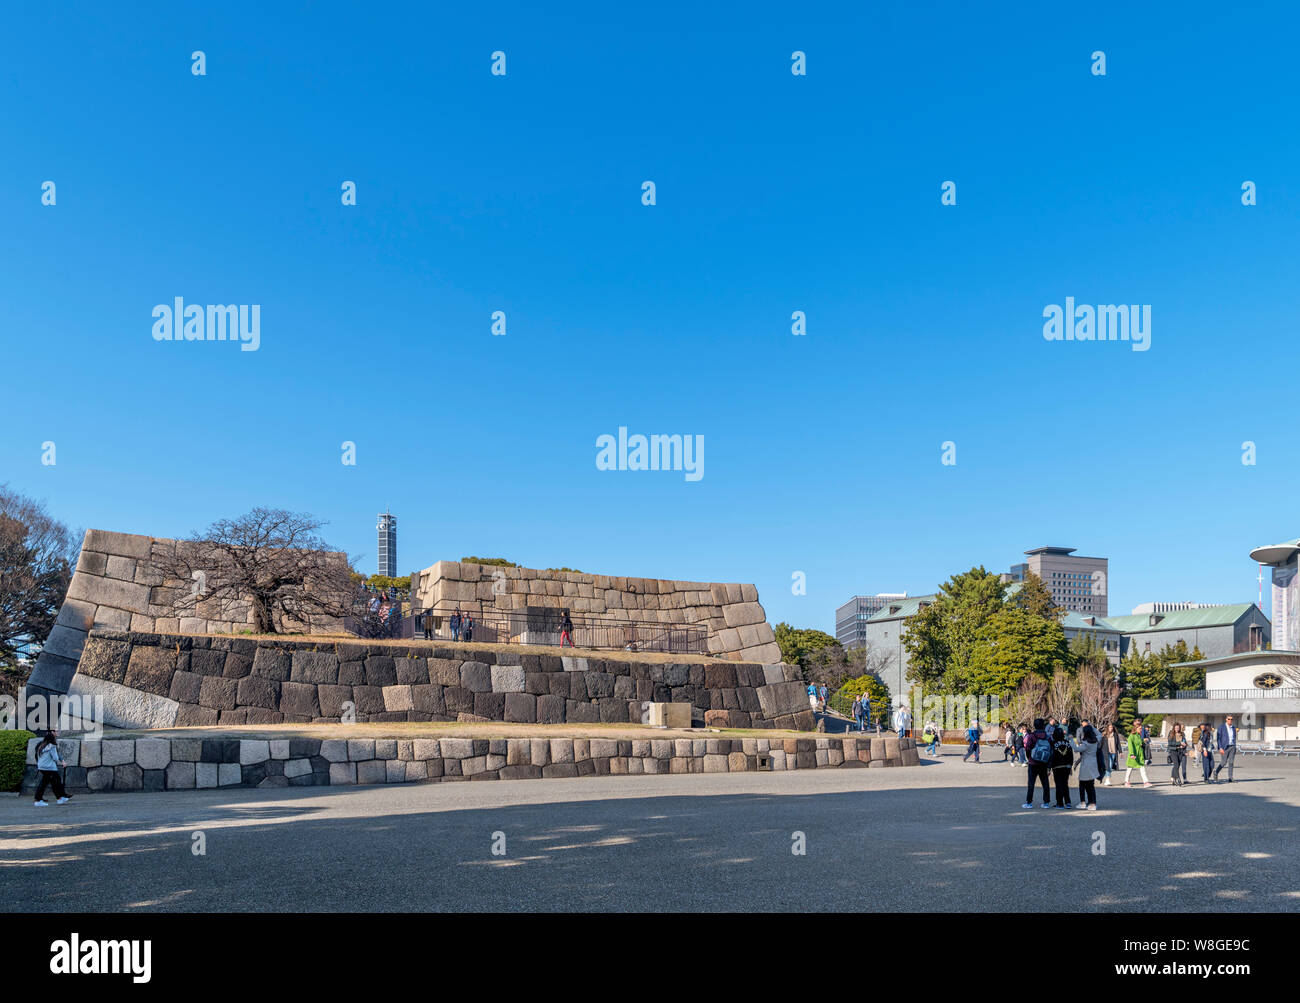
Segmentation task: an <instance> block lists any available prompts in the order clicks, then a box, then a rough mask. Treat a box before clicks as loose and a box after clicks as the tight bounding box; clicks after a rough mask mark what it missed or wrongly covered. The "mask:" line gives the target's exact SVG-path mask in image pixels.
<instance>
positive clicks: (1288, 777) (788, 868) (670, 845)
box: [0, 752, 1300, 915]
mask: <svg viewBox="0 0 1300 1003" xmlns="http://www.w3.org/2000/svg"><path fill="white" fill-rule="evenodd" d="M988 758H990V759H994V760H996V753H994V755H992V756H990V757H988ZM1165 776H1166V770H1164V769H1162V768H1161V767H1158V766H1157V767H1155V768H1154V769H1153V772H1152V777H1153V779H1156V778H1160V779H1161V781H1162V782H1161V785H1160V786H1158V787H1156V788H1153V789H1150V790H1143V789H1141V788H1137V787H1135V788H1133V789H1130V790H1125V789H1123V788H1115V787H1111V788H1100V789H1099V791H1100V793H1099V799H1100V802H1101V808H1102V810H1100V811H1097V812H1084V811H1081V810H1077V809H1076V810H1074V811H1058V810H1054V809H1053V810H1050V811H1048V810H1042V809H1038V808H1035V809H1033V810H1022V809H1021V808H1020V805H1021V803H1022V801H1023V798H1024V772H1023V770H1022V769H1020V768H1019V767H1016V766H1010V765H1003V764H1001V763H998V762H996V761H993V762H988V761H986V762H985V763H984V764H981V765H975V764H974V763H967V764H963V763H962V762H961V754H960V752H948V753H946V754H945V755H944V756H943V757H942V758H941V761H939V762H934V761H933V760H927V761H926V762H925V764H924V765H922V766H918V767H904V768H898V769H884V770H867V769H863V770H807V771H799V772H795V773H784V774H783V773H774V774H768V773H764V774H754V773H748V774H721V775H707V774H706V775H694V776H653V777H652V776H642V777H599V778H585V779H576V780H526V781H492V782H486V783H460V784H425V785H409V786H400V787H394V786H389V787H357V788H346V787H345V788H337V787H336V788H303V789H274V790H227V791H194V792H171V793H157V794H143V793H142V794H105V795H83V796H79V797H77V798H76V799H74V801H73V802H72V804H71V805H68V806H66V807H56V806H53V805H51V807H49V808H42V809H36V808H33V807H32V804H31V799H30V796H23V797H17V796H4V797H3V798H0V875H2V876H3V878H2V881H0V884H2V885H3V888H4V892H5V894H4V896H3V900H2V902H0V908H3V909H5V910H10V911H20V912H27V913H34V912H35V911H36V910H38V909H48V910H66V911H116V910H128V911H135V910H180V911H196V912H216V911H246V910H251V911H263V910H275V911H290V912H296V911H313V910H322V911H374V910H417V911H426V910H427V911H442V910H447V911H459V910H505V911H512V910H686V911H700V910H740V911H746V912H748V911H756V910H816V911H825V910H835V911H844V910H855V909H862V910H903V911H933V912H952V911H984V910H1015V911H1022V910H1024V909H1027V908H1030V907H1033V908H1036V909H1049V910H1057V909H1059V910H1078V909H1085V910H1094V911H1097V910H1107V909H1114V910H1126V911H1128V910H1136V911H1144V912H1155V911H1163V910H1177V911H1179V912H1181V913H1183V914H1185V915H1191V914H1193V913H1195V912H1196V911H1197V910H1210V909H1214V910H1243V911H1287V912H1296V911H1300V873H1298V872H1297V870H1296V866H1295V861H1296V854H1297V850H1296V847H1297V845H1298V838H1300V763H1298V762H1297V761H1296V760H1294V759H1291V760H1287V759H1279V758H1264V757H1250V756H1246V757H1243V758H1242V760H1241V761H1240V764H1239V768H1238V770H1237V782H1236V783H1233V784H1231V785H1228V784H1222V785H1217V786H1213V787H1205V786H1199V785H1198V786H1193V787H1188V788H1183V789H1175V788H1173V787H1171V786H1169V785H1168V782H1167V780H1165V779H1164V778H1165ZM198 833H201V836H196V834H198ZM499 834H503V835H504V844H505V845H504V849H505V853H504V855H497V856H494V855H493V853H492V850H493V846H494V842H495V844H496V845H497V847H498V848H500V844H501V841H502V835H499ZM798 834H802V840H800V836H799V835H798ZM196 840H201V842H202V844H203V846H204V849H205V851H206V852H205V853H204V854H202V855H196V854H194V853H193V852H192V847H193V846H194V845H196ZM800 841H802V845H803V847H804V849H805V850H806V852H805V853H803V854H795V853H792V852H791V850H792V847H796V846H798V845H799V843H800ZM1103 844H1104V850H1105V852H1104V853H1098V852H1095V851H1096V850H1097V849H1099V848H1102V847H1103Z"/></svg>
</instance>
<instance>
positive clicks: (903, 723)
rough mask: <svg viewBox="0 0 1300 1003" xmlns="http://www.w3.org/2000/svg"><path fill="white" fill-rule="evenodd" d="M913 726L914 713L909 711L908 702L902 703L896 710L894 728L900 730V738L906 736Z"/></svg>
mask: <svg viewBox="0 0 1300 1003" xmlns="http://www.w3.org/2000/svg"><path fill="white" fill-rule="evenodd" d="M911 727H912V715H911V714H909V713H908V712H907V704H905V703H900V704H899V705H898V709H897V710H895V711H894V730H895V731H897V732H898V737H899V738H906V737H907V732H908V730H909V729H910V728H911Z"/></svg>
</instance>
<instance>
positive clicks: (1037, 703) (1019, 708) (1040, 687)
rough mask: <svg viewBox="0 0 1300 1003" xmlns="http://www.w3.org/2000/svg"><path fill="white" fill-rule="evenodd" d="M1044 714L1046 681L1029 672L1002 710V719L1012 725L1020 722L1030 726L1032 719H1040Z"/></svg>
mask: <svg viewBox="0 0 1300 1003" xmlns="http://www.w3.org/2000/svg"><path fill="white" fill-rule="evenodd" d="M1046 713H1047V680H1046V679H1044V678H1043V677H1042V676H1040V675H1038V674H1037V673H1034V672H1031V673H1030V674H1029V675H1027V676H1025V678H1024V679H1022V680H1021V681H1020V686H1019V687H1017V689H1016V691H1015V693H1013V694H1011V699H1010V700H1008V701H1007V702H1006V705H1005V706H1004V707H1003V708H1002V719H1003V720H1004V721H1010V722H1012V723H1013V724H1019V723H1020V722H1021V721H1023V722H1025V723H1026V724H1030V723H1032V722H1033V720H1034V718H1036V717H1042V716H1043V715H1045V714H1046Z"/></svg>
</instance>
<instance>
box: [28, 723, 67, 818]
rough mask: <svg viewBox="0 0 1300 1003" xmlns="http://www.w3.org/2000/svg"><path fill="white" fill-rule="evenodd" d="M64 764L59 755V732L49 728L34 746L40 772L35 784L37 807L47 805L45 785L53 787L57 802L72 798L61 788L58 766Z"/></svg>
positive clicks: (65, 801) (64, 801)
mask: <svg viewBox="0 0 1300 1003" xmlns="http://www.w3.org/2000/svg"><path fill="white" fill-rule="evenodd" d="M66 765H67V764H66V763H65V762H64V761H63V757H62V756H60V755H59V733H58V732H57V731H54V730H53V729H50V730H49V731H47V732H46V733H45V737H44V738H42V739H41V742H40V744H39V745H37V746H36V768H37V769H38V770H39V771H40V773H41V782H40V783H39V784H37V785H36V801H35V805H36V807H37V808H48V807H49V802H47V801H46V800H45V796H44V795H45V788H46V787H53V788H54V793H55V795H56V796H57V797H58V803H59V804H67V803H68V802H69V801H71V800H72V798H71V797H69V796H68V792H67V791H65V790H64V789H63V779H62V778H61V777H60V776H59V767H61V766H66Z"/></svg>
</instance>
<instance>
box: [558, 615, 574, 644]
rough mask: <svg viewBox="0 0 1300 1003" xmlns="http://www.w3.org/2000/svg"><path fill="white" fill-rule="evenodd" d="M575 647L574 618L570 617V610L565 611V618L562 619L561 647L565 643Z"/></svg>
mask: <svg viewBox="0 0 1300 1003" xmlns="http://www.w3.org/2000/svg"><path fill="white" fill-rule="evenodd" d="M566 644H567V645H568V646H569V647H570V648H572V647H573V620H572V619H570V618H569V611H568V610H567V609H566V610H565V611H564V619H563V620H561V621H560V647H561V648H563V647H564V646H565V645H566Z"/></svg>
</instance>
